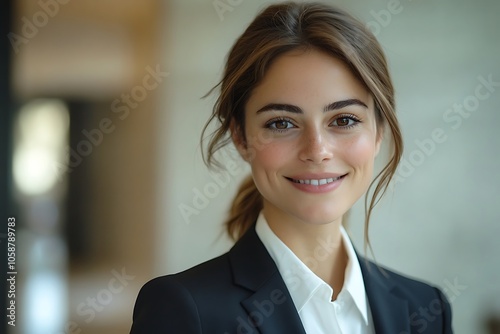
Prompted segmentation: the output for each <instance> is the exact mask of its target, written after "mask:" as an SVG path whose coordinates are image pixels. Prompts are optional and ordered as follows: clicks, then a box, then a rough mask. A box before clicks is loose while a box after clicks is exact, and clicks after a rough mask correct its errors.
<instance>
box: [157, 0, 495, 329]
mask: <svg viewBox="0 0 500 334" xmlns="http://www.w3.org/2000/svg"><path fill="white" fill-rule="evenodd" d="M220 1H221V2H223V3H226V4H228V5H229V6H230V7H231V9H232V11H227V12H224V13H223V14H222V19H221V17H220V16H218V13H217V11H216V10H215V8H214V5H213V1H212V0H206V1H202V0H191V1H171V5H170V6H169V7H168V13H167V16H168V20H167V22H165V31H166V37H165V59H166V67H167V70H168V71H169V72H170V76H169V78H168V81H169V82H168V84H167V85H165V86H164V87H166V90H165V93H164V101H163V105H164V108H163V109H164V110H163V115H162V117H163V121H162V122H160V123H159V124H158V127H159V128H158V133H159V134H160V135H159V137H158V141H159V145H158V147H159V151H158V155H159V160H160V161H161V162H162V166H161V168H160V170H161V173H160V175H158V180H159V181H158V182H159V194H158V195H159V196H158V198H159V203H160V205H159V207H160V208H161V210H160V212H159V215H158V216H159V217H160V220H159V221H158V233H157V240H156V242H157V250H158V256H157V259H156V268H157V270H156V272H157V274H158V275H160V274H166V273H172V272H176V271H179V270H182V269H185V268H188V267H190V266H192V265H194V264H196V263H199V262H201V261H203V260H206V259H209V258H211V257H213V256H215V255H218V254H220V253H222V252H224V251H225V250H227V249H228V248H229V246H230V242H229V241H228V240H227V238H226V237H225V236H224V237H221V238H218V236H219V234H220V233H221V231H222V226H221V222H222V219H223V217H224V214H225V210H227V207H228V204H229V201H230V199H231V197H232V195H233V194H234V191H235V187H236V186H237V184H238V181H239V180H240V178H241V177H242V176H244V175H245V174H246V172H245V169H244V165H243V163H242V162H241V161H239V160H236V162H235V165H234V166H231V167H232V168H233V169H234V170H233V172H234V173H233V174H234V175H231V177H230V182H229V184H228V185H227V186H224V187H219V188H218V189H219V190H220V192H219V193H218V194H214V198H212V199H209V201H208V204H206V207H204V208H203V209H201V210H199V211H200V212H199V213H198V214H193V215H192V216H191V217H190V222H189V223H188V222H187V221H186V220H185V219H184V218H183V217H182V215H181V213H180V210H179V206H180V205H182V204H184V205H186V206H190V207H194V205H193V203H192V202H193V199H195V191H196V189H198V190H201V191H203V189H204V187H212V185H210V183H212V182H214V181H213V179H212V178H211V176H210V174H209V172H208V171H207V170H206V168H205V166H204V165H203V163H202V161H201V154H200V152H201V151H200V146H199V144H198V141H199V135H200V131H201V128H202V126H203V124H204V122H205V121H206V119H207V118H208V116H209V114H210V110H211V106H212V104H213V102H214V99H215V97H214V96H212V97H210V98H208V99H205V100H201V99H200V97H201V96H203V95H204V94H205V93H206V92H207V91H208V90H209V89H210V88H211V86H212V85H214V84H215V83H216V82H217V81H218V79H219V78H220V73H221V69H222V66H223V63H224V57H225V55H226V53H227V51H228V50H229V48H230V46H231V45H232V43H233V42H234V40H235V39H236V38H237V36H239V34H241V32H242V31H243V29H244V28H245V27H246V25H247V24H248V23H249V22H250V20H251V19H252V18H253V17H254V16H255V14H256V13H257V11H258V9H260V8H262V7H263V6H264V5H265V4H268V3H271V1H253V0H252V1H250V0H246V1H245V0H241V1H237V0H232V1H229V0H220ZM231 3H232V4H233V5H231ZM330 3H336V4H339V5H340V6H342V7H343V8H345V9H347V10H349V11H350V12H352V13H353V14H355V15H356V16H357V17H359V18H360V19H362V20H363V21H365V22H370V21H371V22H372V23H371V24H372V27H373V29H377V27H378V28H379V29H377V31H375V32H376V33H377V37H378V38H379V40H380V42H381V43H382V45H383V47H384V49H385V50H386V53H387V56H388V58H389V63H390V67H391V70H392V74H393V78H394V82H395V86H396V89H397V105H398V112H399V117H400V121H401V124H402V128H403V132H404V138H405V144H406V148H405V154H404V159H405V161H406V162H407V165H406V168H403V169H402V170H401V172H400V173H401V175H402V176H405V177H403V182H400V183H398V184H397V185H396V187H395V192H394V193H391V194H389V196H387V197H386V198H385V200H384V201H383V202H382V203H381V206H380V208H379V209H378V210H377V211H376V214H375V216H374V218H373V220H372V224H371V230H370V231H371V240H372V244H373V248H374V250H375V254H376V257H377V259H378V261H379V262H380V263H383V264H385V265H388V266H390V267H392V268H396V269H397V270H400V271H402V272H404V273H406V274H410V275H414V276H417V277H419V278H422V279H426V280H428V281H430V282H432V283H434V284H436V285H439V286H440V287H442V288H443V289H446V294H447V295H448V297H449V298H450V299H451V300H452V306H453V310H454V320H453V321H454V327H455V332H456V333H459V334H460V333H481V332H482V331H483V329H482V328H481V327H479V322H480V321H481V320H482V317H484V316H485V315H486V314H487V313H486V311H488V310H490V311H491V312H493V311H494V312H496V314H500V284H499V282H500V265H499V264H500V262H499V260H498V255H499V254H500V244H499V243H498V242H496V241H497V239H498V236H499V235H500V225H499V224H498V223H499V222H498V220H499V217H500V214H499V210H498V206H499V204H500V201H499V196H498V195H497V193H498V191H499V185H500V173H498V171H499V170H500V160H499V158H498V153H499V148H500V136H499V135H498V134H497V128H498V127H499V126H500V114H499V112H498V106H499V105H500V86H498V85H497V86H496V87H494V92H492V93H491V94H490V96H489V97H488V98H485V99H484V100H480V101H479V105H478V106H474V105H472V104H471V105H470V109H473V110H472V111H470V113H469V112H467V113H466V114H464V115H465V116H457V115H459V114H457V113H449V110H450V108H453V105H454V104H464V103H466V104H467V103H473V102H474V101H475V100H474V98H472V97H471V96H473V95H474V94H475V92H476V87H477V86H478V85H480V84H481V81H480V80H479V79H478V78H479V77H482V78H485V79H487V78H488V77H489V76H491V77H492V79H493V81H495V82H500V66H499V65H500V64H499V59H500V57H499V55H500V37H499V35H498V33H499V32H500V20H498V14H499V13H500V2H497V1H494V0H491V1H488V0H481V1H474V2H473V1H467V0H442V1H425V0H413V1H412V0H401V2H400V4H399V6H396V7H395V9H396V11H394V13H395V14H391V17H390V18H387V17H385V21H382V20H381V18H380V17H379V18H378V20H379V21H377V16H378V15H377V13H380V11H381V10H387V9H388V8H391V5H390V3H394V1H392V2H388V1H383V0H377V1H373V0H371V1H369V0H363V1H356V2H353V1H348V0H345V1H331V2H330ZM486 92H487V91H486V90H484V89H482V90H480V93H486ZM445 117H448V118H445ZM450 117H454V118H450ZM459 122H460V123H459ZM437 128H438V129H441V130H437V131H440V133H441V135H440V136H441V137H440V138H446V140H445V141H444V142H440V143H437V142H436V141H434V143H433V145H434V148H432V149H431V148H430V146H427V147H428V149H427V152H425V151H424V150H423V149H421V148H420V147H419V145H417V143H416V141H420V142H423V141H424V142H426V143H427V145H429V141H431V140H432V133H433V131H435V129H437ZM431 146H432V145H431ZM417 151H420V153H418V152H417ZM228 161H233V160H231V159H229V160H228ZM216 174H217V173H216ZM214 184H215V183H214ZM209 190H210V189H209ZM212 190H215V191H216V190H217V189H215V188H212ZM200 204H203V203H200ZM203 205H205V204H203ZM358 209H362V207H361V206H359V207H358ZM360 213H361V210H358V211H357V212H355V214H354V215H353V217H352V219H351V230H352V235H353V239H354V241H355V243H356V244H357V245H358V249H360V250H362V248H363V236H362V216H361V214H360ZM450 284H451V285H455V290H453V289H452V288H450ZM457 284H458V286H457ZM457 288H458V289H457Z"/></svg>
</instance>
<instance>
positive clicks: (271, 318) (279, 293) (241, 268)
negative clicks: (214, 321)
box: [229, 226, 306, 334]
mask: <svg viewBox="0 0 500 334" xmlns="http://www.w3.org/2000/svg"><path fill="white" fill-rule="evenodd" d="M229 261H230V264H231V268H232V271H233V281H234V284H235V285H238V286H241V287H243V288H245V289H248V290H250V291H252V292H254V293H253V294H252V295H251V296H250V297H249V298H247V299H246V300H243V301H242V302H241V304H242V305H243V307H244V308H245V310H246V311H247V312H248V316H249V318H248V319H249V320H250V321H253V327H255V328H256V329H257V330H258V331H259V332H260V333H262V334H275V333H287V334H288V333H289V334H306V332H305V330H304V327H303V326H302V322H301V321H300V317H299V314H298V313H297V309H296V308H295V305H294V304H293V301H292V297H291V296H290V293H289V292H288V289H287V287H286V285H285V282H284V280H283V278H282V277H281V275H280V273H279V271H278V268H277V267H276V264H275V263H274V261H273V259H272V258H271V256H270V255H269V253H268V252H267V250H266V248H265V247H264V245H263V244H262V242H261V241H260V239H259V237H258V236H257V233H256V232H255V226H252V228H250V229H249V230H248V232H247V233H245V235H244V236H243V237H242V238H241V239H240V240H238V242H237V243H236V244H235V245H234V246H233V248H232V249H231V250H230V252H229ZM247 330H248V329H247Z"/></svg>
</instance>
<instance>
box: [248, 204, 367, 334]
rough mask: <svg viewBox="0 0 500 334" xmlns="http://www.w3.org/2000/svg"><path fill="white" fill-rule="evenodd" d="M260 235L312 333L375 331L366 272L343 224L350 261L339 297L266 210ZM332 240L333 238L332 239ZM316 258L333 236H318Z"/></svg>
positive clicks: (361, 333) (260, 220)
mask: <svg viewBox="0 0 500 334" xmlns="http://www.w3.org/2000/svg"><path fill="white" fill-rule="evenodd" d="M255 230H256V232H257V235H258V236H259V238H260V240H261V241H262V243H263V244H264V246H265V247H266V249H267V251H268V252H269V254H270V255H271V258H272V259H273V260H274V262H276V265H277V267H278V270H279V272H280V274H281V276H282V277H283V280H284V281H285V284H286V286H287V288H288V291H289V292H290V295H291V297H292V300H293V303H294V304H295V307H296V308H297V312H298V313H299V316H300V320H301V321H302V325H303V326H304V329H305V331H306V333H308V334H332V333H345V334H347V333H348V334H374V333H375V330H374V327H373V320H372V317H371V312H370V307H369V305H368V299H367V297H366V292H365V285H364V282H363V274H362V272H361V268H360V266H359V263H358V258H357V256H356V253H355V252H354V247H353V246H352V243H351V240H350V239H349V237H348V235H347V233H346V231H345V230H344V228H343V227H341V228H340V232H341V234H342V241H343V243H344V245H345V247H346V252H347V257H348V264H347V267H346V270H345V276H344V286H343V287H342V289H341V290H340V293H339V294H338V296H337V298H336V300H335V301H333V302H332V301H331V300H332V296H333V289H332V288H331V287H330V285H328V284H327V283H325V282H324V281H323V280H322V279H321V278H319V277H318V276H317V275H316V274H314V273H313V272H312V271H311V269H309V267H308V266H306V265H305V264H304V263H303V262H302V261H301V260H300V259H299V258H298V257H297V256H296V255H295V254H294V253H293V252H292V251H291V250H290V248H288V247H287V246H286V245H285V244H284V243H283V242H282V241H281V240H280V239H279V238H278V237H277V236H276V234H274V232H273V231H272V230H271V228H270V227H269V225H268V223H267V221H266V219H265V217H264V215H263V214H262V212H261V213H260V215H259V218H258V219H257V225H256V228H255ZM330 242H331V241H330ZM317 247H318V248H317V249H315V250H314V254H315V256H314V258H310V259H308V261H307V262H309V263H308V264H309V266H310V267H312V268H314V266H315V265H319V264H320V262H321V260H322V259H321V257H322V256H323V255H322V254H326V252H328V251H329V240H328V238H327V237H325V238H324V239H323V240H319V239H318V246H317Z"/></svg>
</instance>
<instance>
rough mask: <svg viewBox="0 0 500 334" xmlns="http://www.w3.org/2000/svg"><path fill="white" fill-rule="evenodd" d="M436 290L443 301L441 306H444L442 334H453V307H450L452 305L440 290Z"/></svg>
mask: <svg viewBox="0 0 500 334" xmlns="http://www.w3.org/2000/svg"><path fill="white" fill-rule="evenodd" d="M435 289H436V292H437V294H438V296H439V298H440V299H441V305H442V309H443V313H442V318H443V330H442V333H443V334H453V328H452V325H451V306H450V303H449V301H448V299H447V298H446V296H445V295H444V294H443V292H442V291H441V290H440V289H438V288H435Z"/></svg>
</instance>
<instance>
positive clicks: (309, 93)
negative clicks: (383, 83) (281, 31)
mask: <svg viewBox="0 0 500 334" xmlns="http://www.w3.org/2000/svg"><path fill="white" fill-rule="evenodd" d="M348 98H359V99H361V100H364V101H365V102H367V103H368V102H369V100H370V98H371V96H370V93H369V91H368V90H367V89H366V88H365V86H364V85H363V84H362V83H361V82H360V81H359V80H358V79H357V78H356V77H355V75H354V74H353V73H352V71H351V69H350V68H349V67H348V66H347V65H346V64H345V63H344V62H343V61H341V60H339V59H337V58H335V57H332V56H330V55H328V54H326V53H325V52H322V51H318V50H315V49H312V50H294V51H290V52H288V53H285V54H283V55H281V56H280V57H278V58H277V59H276V60H275V61H274V62H273V63H272V65H271V66H270V67H269V69H268V70H267V72H266V74H265V75H264V78H263V79H262V81H261V82H260V84H259V85H257V87H255V88H254V90H253V91H252V94H251V96H250V99H249V101H248V106H249V107H251V106H252V104H255V103H257V104H259V103H271V102H286V103H294V104H296V105H299V106H300V105H301V104H309V103H312V102H317V103H320V104H322V105H323V104H324V103H331V102H334V101H335V100H341V99H348ZM304 107H305V105H304Z"/></svg>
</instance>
